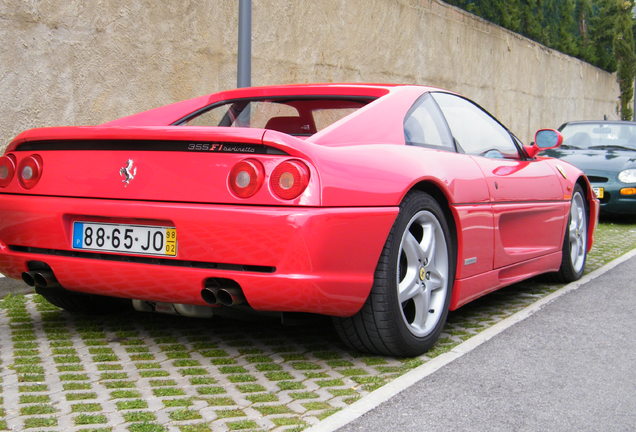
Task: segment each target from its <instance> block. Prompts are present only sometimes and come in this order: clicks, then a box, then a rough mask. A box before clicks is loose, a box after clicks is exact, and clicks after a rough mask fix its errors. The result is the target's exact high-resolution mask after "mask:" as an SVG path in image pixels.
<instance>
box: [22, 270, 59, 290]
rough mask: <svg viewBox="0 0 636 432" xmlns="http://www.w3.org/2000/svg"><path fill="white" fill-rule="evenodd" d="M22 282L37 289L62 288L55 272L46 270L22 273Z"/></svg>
mask: <svg viewBox="0 0 636 432" xmlns="http://www.w3.org/2000/svg"><path fill="white" fill-rule="evenodd" d="M22 280H23V281H24V282H25V283H26V284H27V285H29V286H32V287H35V288H48V289H54V288H61V286H60V283H59V282H58V281H57V279H55V275H54V274H53V272H50V271H46V270H38V271H29V272H24V273H22Z"/></svg>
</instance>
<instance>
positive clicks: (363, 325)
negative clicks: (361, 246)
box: [334, 191, 456, 356]
mask: <svg viewBox="0 0 636 432" xmlns="http://www.w3.org/2000/svg"><path fill="white" fill-rule="evenodd" d="M455 257H456V252H455V247H454V244H453V241H452V237H451V234H450V230H449V227H448V216H447V214H446V213H445V212H444V210H443V209H442V207H441V206H440V205H439V203H438V202H437V201H436V200H435V199H434V198H433V197H432V196H431V195H429V194H427V193H424V192H420V191H413V192H410V193H409V194H408V195H407V196H406V197H405V198H404V200H403V201H402V204H401V205H400V213H399V214H398V217H397V219H396V221H395V223H394V224H393V227H392V229H391V232H390V234H389V237H388V239H387V241H386V243H385V245H384V249H383V250H382V254H381V256H380V259H379V261H378V265H377V268H376V271H375V278H374V284H373V287H372V289H371V293H370V294H369V297H368V298H367V301H366V302H365V304H364V306H363V307H362V309H361V310H360V311H359V312H358V313H357V314H356V315H354V316H352V317H349V318H336V319H335V320H334V323H335V327H336V330H337V331H338V334H339V335H340V337H341V338H342V340H343V341H344V342H345V343H347V344H348V345H349V346H351V347H352V348H355V349H357V350H360V351H367V352H373V353H381V354H386V355H396V356H414V355H419V354H421V353H423V352H425V351H427V350H428V349H429V348H430V347H431V346H432V345H433V344H434V343H435V341H436V340H437V338H438V337H439V334H440V332H441V331H442V328H443V327H444V323H445V322H446V316H447V314H448V304H449V302H450V294H451V289H452V286H453V280H454V277H455Z"/></svg>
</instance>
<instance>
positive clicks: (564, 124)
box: [559, 120, 636, 129]
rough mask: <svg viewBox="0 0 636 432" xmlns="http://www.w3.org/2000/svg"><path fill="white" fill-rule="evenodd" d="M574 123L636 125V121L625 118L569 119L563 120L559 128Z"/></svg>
mask: <svg viewBox="0 0 636 432" xmlns="http://www.w3.org/2000/svg"><path fill="white" fill-rule="evenodd" d="M574 124H595V125H596V124H625V125H634V126H636V122H633V121H627V120H574V121H569V122H565V123H563V124H562V125H561V126H560V127H559V129H562V128H564V127H565V126H568V125H574Z"/></svg>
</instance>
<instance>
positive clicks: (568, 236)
mask: <svg viewBox="0 0 636 432" xmlns="http://www.w3.org/2000/svg"><path fill="white" fill-rule="evenodd" d="M589 214H590V212H589V204H588V202H587V200H586V199H585V194H584V192H583V188H581V186H580V185H578V184H577V185H576V186H575V187H574V192H573V193H572V201H571V204H570V215H569V216H568V225H567V227H566V229H565V236H564V238H563V249H562V251H561V256H562V258H561V267H560V268H559V271H558V272H557V273H556V274H555V278H556V280H557V281H559V282H572V281H575V280H578V279H580V278H581V276H583V272H584V271H585V262H586V260H587V227H588V222H589V220H588V219H589Z"/></svg>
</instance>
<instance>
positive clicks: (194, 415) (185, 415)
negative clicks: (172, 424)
mask: <svg viewBox="0 0 636 432" xmlns="http://www.w3.org/2000/svg"><path fill="white" fill-rule="evenodd" d="M170 418H171V419H172V420H176V421H183V420H198V419H200V418H202V416H201V414H199V412H198V411H194V410H189V409H178V410H175V411H172V412H171V413H170Z"/></svg>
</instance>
